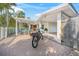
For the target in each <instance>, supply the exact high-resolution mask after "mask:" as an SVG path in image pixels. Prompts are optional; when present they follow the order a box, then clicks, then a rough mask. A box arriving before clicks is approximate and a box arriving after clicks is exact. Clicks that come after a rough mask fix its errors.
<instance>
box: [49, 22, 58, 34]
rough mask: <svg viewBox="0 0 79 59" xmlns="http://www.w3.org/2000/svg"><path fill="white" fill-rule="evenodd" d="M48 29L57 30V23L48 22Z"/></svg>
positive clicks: (50, 30)
mask: <svg viewBox="0 0 79 59" xmlns="http://www.w3.org/2000/svg"><path fill="white" fill-rule="evenodd" d="M48 30H49V32H52V33H53V32H57V24H56V23H53V22H52V23H50V22H49V23H48Z"/></svg>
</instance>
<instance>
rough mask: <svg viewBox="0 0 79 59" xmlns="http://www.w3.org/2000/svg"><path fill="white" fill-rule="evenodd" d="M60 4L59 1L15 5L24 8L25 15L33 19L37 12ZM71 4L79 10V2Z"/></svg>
mask: <svg viewBox="0 0 79 59" xmlns="http://www.w3.org/2000/svg"><path fill="white" fill-rule="evenodd" d="M60 4H61V3H18V4H17V7H18V8H21V9H23V10H24V12H25V15H26V17H30V18H31V19H32V20H34V19H35V18H36V15H37V14H39V13H42V12H44V11H46V10H48V9H50V8H52V7H55V6H57V5H60ZM73 6H74V7H75V9H76V10H77V11H79V3H74V4H73Z"/></svg>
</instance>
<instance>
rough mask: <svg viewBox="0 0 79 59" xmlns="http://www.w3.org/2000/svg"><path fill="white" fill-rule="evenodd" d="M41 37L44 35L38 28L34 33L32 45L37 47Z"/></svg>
mask: <svg viewBox="0 0 79 59" xmlns="http://www.w3.org/2000/svg"><path fill="white" fill-rule="evenodd" d="M40 39H42V40H43V35H42V33H41V32H40V30H38V31H37V32H35V33H32V47H33V48H36V47H37V46H38V42H39V40H40Z"/></svg>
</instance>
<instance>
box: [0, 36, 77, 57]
mask: <svg viewBox="0 0 79 59" xmlns="http://www.w3.org/2000/svg"><path fill="white" fill-rule="evenodd" d="M49 39H50V38H45V37H44V39H43V40H40V41H39V44H38V47H37V48H32V44H31V43H32V38H31V37H30V36H29V35H19V36H17V37H11V38H7V39H4V40H1V41H0V55H1V56H67V55H78V54H76V53H74V52H72V51H71V48H69V47H66V46H64V45H61V44H59V43H57V42H54V41H52V40H53V39H54V38H51V39H52V40H49Z"/></svg>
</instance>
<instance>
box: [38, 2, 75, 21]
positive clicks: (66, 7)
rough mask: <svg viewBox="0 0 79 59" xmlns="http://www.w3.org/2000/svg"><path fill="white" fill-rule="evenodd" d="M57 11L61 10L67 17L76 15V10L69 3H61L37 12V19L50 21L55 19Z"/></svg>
mask: <svg viewBox="0 0 79 59" xmlns="http://www.w3.org/2000/svg"><path fill="white" fill-rule="evenodd" d="M59 12H63V13H64V14H66V15H68V16H69V17H74V16H76V15H77V12H76V10H75V9H74V8H73V6H72V5H71V4H68V3H66V4H61V5H59V6H56V7H54V8H51V9H49V10H48V11H46V12H43V13H41V14H39V17H38V19H37V20H38V21H40V20H41V21H52V20H56V19H57V15H58V13H59Z"/></svg>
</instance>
